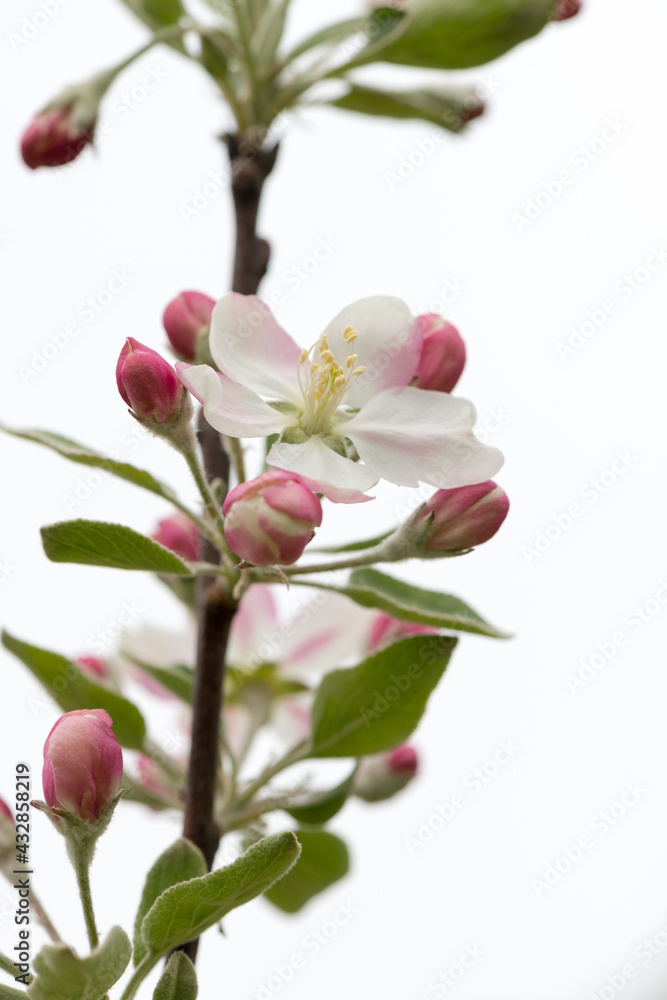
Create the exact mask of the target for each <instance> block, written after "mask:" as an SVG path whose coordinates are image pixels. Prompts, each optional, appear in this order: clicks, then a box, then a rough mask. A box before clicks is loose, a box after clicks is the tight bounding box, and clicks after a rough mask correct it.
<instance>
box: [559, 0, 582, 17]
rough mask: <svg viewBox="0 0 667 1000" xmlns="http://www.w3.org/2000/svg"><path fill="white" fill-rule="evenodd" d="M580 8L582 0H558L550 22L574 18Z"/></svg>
mask: <svg viewBox="0 0 667 1000" xmlns="http://www.w3.org/2000/svg"><path fill="white" fill-rule="evenodd" d="M581 8H582V0H560V3H559V4H558V6H557V7H556V10H555V12H554V14H553V17H552V21H567V20H568V18H570V17H574V16H575V14H578V13H579V11H580V10H581Z"/></svg>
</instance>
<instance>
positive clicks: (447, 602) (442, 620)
mask: <svg viewBox="0 0 667 1000" xmlns="http://www.w3.org/2000/svg"><path fill="white" fill-rule="evenodd" d="M303 583H304V585H306V586H309V587H319V588H320V589H322V590H334V591H336V592H337V593H339V594H345V596H346V597H349V598H351V599H352V600H353V601H355V602H356V603H357V604H360V605H361V606H362V607H364V608H376V609H377V610H378V611H385V612H386V613H387V614H389V615H391V616H392V617H393V618H399V619H400V620H401V621H406V622H415V623H417V624H419V625H432V626H433V627H434V628H448V629H451V630H452V631H453V632H473V633H475V634H476V635H487V636H490V637H491V638H494V639H508V638H509V634H508V633H507V632H501V631H500V630H499V629H497V628H494V627H493V625H489V623H488V622H486V621H484V619H483V618H482V617H481V616H480V615H478V614H477V612H476V611H473V610H472V608H470V607H469V606H468V605H467V604H465V603H464V602H463V601H461V600H459V598H458V597H452V595H451V594H439V593H438V592H437V591H434V590H424V589H423V588H422V587H415V586H413V585H412V584H411V583H404V582H403V581H402V580H396V579H395V577H393V576H387V574H386V573H380V572H379V570H376V569H357V570H355V571H354V572H353V573H351V574H350V579H349V581H348V582H347V583H346V584H343V585H342V586H340V587H334V586H331V585H326V584H322V583H318V582H317V581H316V580H308V581H306V580H304V581H303Z"/></svg>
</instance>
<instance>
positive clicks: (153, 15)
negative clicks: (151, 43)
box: [122, 0, 186, 53]
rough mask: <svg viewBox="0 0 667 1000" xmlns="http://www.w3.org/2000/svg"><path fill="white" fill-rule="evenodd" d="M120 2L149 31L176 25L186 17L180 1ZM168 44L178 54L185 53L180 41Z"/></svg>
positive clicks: (123, 0)
mask: <svg viewBox="0 0 667 1000" xmlns="http://www.w3.org/2000/svg"><path fill="white" fill-rule="evenodd" d="M122 2H123V3H124V4H125V6H126V7H127V8H129V10H131V11H132V13H133V14H134V15H135V16H136V17H138V18H139V20H140V21H141V22H142V23H143V24H145V25H146V27H147V28H150V29H151V31H157V30H158V29H159V28H166V27H168V26H169V25H171V24H177V22H178V21H180V19H181V18H182V17H185V15H186V10H185V8H184V7H183V4H182V3H181V0H122ZM169 44H170V45H171V46H172V48H175V49H178V50H179V52H183V53H184V52H185V47H184V45H183V42H182V41H180V40H179V41H174V42H170V43H169Z"/></svg>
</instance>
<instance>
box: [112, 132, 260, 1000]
mask: <svg viewBox="0 0 667 1000" xmlns="http://www.w3.org/2000/svg"><path fill="white" fill-rule="evenodd" d="M225 141H226V143H227V151H228V154H229V158H230V162H231V167H232V170H231V188H232V197H233V201H234V210H235V217H236V247H235V256H234V275H233V281H232V290H233V291H235V292H241V293H243V294H245V295H254V294H255V293H256V292H257V289H258V288H259V283H260V281H261V280H262V278H263V277H264V274H265V273H266V269H267V267H268V263H269V255H270V247H269V244H268V243H267V242H266V240H263V239H260V238H259V237H258V236H257V232H256V226H257V216H258V212H259V202H260V198H261V194H262V189H263V187H264V181H265V180H266V178H267V177H268V175H269V174H270V173H271V170H272V169H273V165H274V163H275V159H276V152H277V149H276V148H274V149H273V150H270V151H268V152H265V151H264V150H263V149H262V148H261V140H260V139H259V137H257V138H256V140H255V144H254V145H253V144H252V143H251V144H248V143H247V142H246V143H244V142H242V137H241V136H240V135H227V136H225ZM198 438H199V445H200V448H201V451H202V455H203V459H204V465H203V468H204V476H205V480H206V489H207V491H208V492H210V483H211V482H212V481H213V480H215V479H218V480H220V481H221V482H222V483H224V484H227V483H228V482H229V458H228V456H227V454H226V453H225V451H224V449H223V447H222V442H221V439H220V435H219V434H218V432H217V431H216V430H214V428H213V427H211V425H210V424H208V423H207V421H206V420H204V418H203V414H202V413H200V415H199V432H198ZM200 468H201V466H200ZM218 499H220V498H218ZM216 506H217V505H216ZM199 554H200V559H201V560H202V561H203V562H215V561H216V558H217V552H216V550H215V548H214V547H213V546H212V545H211V543H210V542H209V541H208V540H207V539H206V538H202V541H201V546H200V553H199ZM237 606H238V602H236V601H235V600H234V599H233V597H230V596H229V594H227V593H226V592H225V591H224V590H223V588H222V587H221V586H220V581H219V580H218V579H217V578H216V577H213V576H199V577H198V578H197V655H196V664H195V680H194V690H193V698H192V744H191V748H190V763H189V767H188V780H187V790H186V801H185V820H184V825H183V836H184V837H187V838H188V840H191V841H192V842H193V843H194V844H196V845H197V847H199V848H200V850H201V851H202V852H203V854H204V857H205V858H206V861H207V864H208V866H209V868H210V867H211V866H212V864H213V859H214V857H215V853H216V851H217V848H218V844H219V843H220V838H221V836H222V833H223V831H222V830H221V829H220V828H219V826H218V824H217V823H216V819H215V797H216V790H217V786H218V780H219V775H220V773H221V768H220V726H221V718H222V708H223V690H224V673H225V658H226V654H227V643H228V640H229V633H230V629H231V625H232V621H233V619H234V614H235V613H236V608H237ZM197 946H198V939H195V940H194V941H190V942H188V944H186V945H185V946H184V949H183V950H184V951H185V953H186V954H187V955H188V957H189V958H190V959H191V960H192V961H193V962H194V961H195V959H196V957H197ZM140 968H141V967H140ZM137 971H138V970H137ZM135 975H136V974H135ZM135 990H136V987H135ZM132 996H134V993H128V995H127V997H126V998H124V1000H130V997H132Z"/></svg>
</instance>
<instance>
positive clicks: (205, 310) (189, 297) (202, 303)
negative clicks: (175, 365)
mask: <svg viewBox="0 0 667 1000" xmlns="http://www.w3.org/2000/svg"><path fill="white" fill-rule="evenodd" d="M214 305H215V300H214V299H212V298H210V297H209V296H208V295H204V294H203V293H202V292H181V294H180V295H177V296H176V298H175V299H172V301H171V302H170V303H169V305H168V306H167V308H166V309H165V311H164V313H163V315H162V323H163V324H164V328H165V330H166V333H167V337H168V338H169V343H170V344H171V346H172V347H173V349H174V352H175V353H176V354H177V355H178V357H179V358H181V359H182V360H183V361H196V360H198V359H197V354H198V344H199V341H200V340H201V339H202V338H204V337H206V336H207V335H208V331H209V327H210V325H211V313H212V312H213V306H214Z"/></svg>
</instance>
